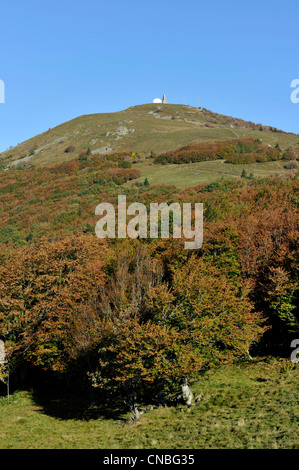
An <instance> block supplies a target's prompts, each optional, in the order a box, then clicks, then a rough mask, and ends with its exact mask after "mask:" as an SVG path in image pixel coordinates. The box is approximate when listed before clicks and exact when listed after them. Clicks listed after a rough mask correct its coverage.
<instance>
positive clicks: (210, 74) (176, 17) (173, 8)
mask: <svg viewBox="0 0 299 470" xmlns="http://www.w3.org/2000/svg"><path fill="white" fill-rule="evenodd" d="M0 18H1V23H0V32H1V42H0V44H1V46H0V79H2V80H4V82H5V86H6V103H5V104H0V151H3V150H5V149H7V148H8V147H9V146H10V145H16V144H17V143H18V142H22V141H24V140H26V139H28V138H30V137H32V136H34V135H36V134H39V133H41V132H44V131H46V130H47V129H49V128H50V127H54V126H56V125H58V124H61V123H63V122H65V121H67V120H70V119H72V118H75V117H77V116H80V115H82V114H89V113H101V112H113V111H119V110H122V109H125V108H128V107H129V106H132V105H137V104H143V103H148V102H151V101H152V99H153V98H155V97H162V94H163V93H166V96H167V99H168V102H170V103H182V102H183V99H184V97H185V102H186V104H190V105H193V106H197V103H198V97H199V103H200V106H204V107H206V108H208V109H211V110H212V111H215V112H219V113H223V114H227V115H230V116H234V117H240V118H243V119H246V120H252V121H254V122H256V123H263V124H265V125H272V126H275V127H278V128H281V129H284V130H286V131H292V132H296V133H299V103H298V104H297V105H296V104H293V103H291V100H290V94H291V91H292V89H291V88H290V83H291V81H292V80H293V79H295V78H299V61H298V44H299V25H298V20H299V5H298V2H295V1H294V2H289V1H279V2H278V1H275V0H274V1H268V0H266V1H263V0H259V1H256V0H251V1H247V2H243V1H240V0H238V1H235V0H227V1H223V0H222V1H221V0H214V1H207V0H205V1H204V2H203V1H201V0H181V1H176V0H159V1H156V0H151V1H149V2H141V1H140V0H139V1H137V0H106V1H105V2H104V1H101V0H84V1H83V0H59V1H58V0H51V1H48V0H43V1H41V0H27V1H24V0H10V1H9V2H8V1H7V2H4V1H1V2H0Z"/></svg>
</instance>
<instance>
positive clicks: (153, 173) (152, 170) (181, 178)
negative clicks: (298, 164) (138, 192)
mask: <svg viewBox="0 0 299 470" xmlns="http://www.w3.org/2000/svg"><path fill="white" fill-rule="evenodd" d="M285 163H286V162H282V161H278V162H266V163H251V164H244V165H234V164H231V163H224V160H214V161H207V162H197V163H186V164H182V165H174V164H173V165H171V164H169V165H156V164H154V163H152V159H148V160H145V161H143V162H142V163H140V164H136V166H135V168H138V170H140V171H141V173H142V177H141V178H139V179H138V180H137V181H143V180H144V178H148V180H149V183H150V184H152V185H155V184H169V185H175V186H177V187H178V188H182V189H183V188H187V187H190V186H197V185H199V184H204V183H214V182H215V181H221V180H224V179H235V178H240V177H241V174H242V171H243V170H245V171H246V174H247V176H249V175H250V173H252V175H253V177H254V178H265V177H267V176H283V175H287V174H288V173H289V171H288V170H286V169H284V165H285ZM127 184H128V185H130V184H132V183H127Z"/></svg>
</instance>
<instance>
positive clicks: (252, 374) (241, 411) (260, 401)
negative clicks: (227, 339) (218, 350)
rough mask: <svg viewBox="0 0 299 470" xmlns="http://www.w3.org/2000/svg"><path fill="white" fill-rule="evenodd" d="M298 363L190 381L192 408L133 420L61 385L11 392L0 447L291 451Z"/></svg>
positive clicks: (0, 418)
mask: <svg viewBox="0 0 299 470" xmlns="http://www.w3.org/2000/svg"><path fill="white" fill-rule="evenodd" d="M298 378H299V368H298V367H297V366H292V363H291V362H290V361H289V360H277V359H274V358H261V359H257V358H256V359H254V360H253V361H251V362H247V363H244V364H240V365H236V366H234V367H231V368H227V369H226V368H222V369H220V370H218V371H217V372H215V373H213V374H210V375H207V376H205V377H204V378H203V380H202V381H201V382H198V383H196V384H194V385H193V386H192V390H193V392H194V393H198V394H202V398H201V400H200V401H199V402H198V403H197V404H195V405H194V406H193V407H192V408H191V409H188V408H187V407H185V406H177V407H167V408H164V407H160V408H155V409H152V410H150V411H146V412H144V414H142V415H141V419H140V421H138V422H137V423H134V424H128V423H127V422H126V418H127V416H126V414H122V413H120V414H117V413H115V412H114V414H113V413H112V411H111V410H107V409H103V408H101V407H100V406H99V405H98V404H97V402H95V403H89V402H88V401H86V399H85V401H84V402H82V399H79V398H76V397H71V396H69V395H67V394H66V393H64V392H63V390H61V393H60V394H58V393H57V392H56V394H52V395H51V393H50V392H49V391H48V392H45V391H44V390H43V391H42V392H37V391H36V390H35V391H32V390H27V391H16V392H15V393H14V394H13V395H12V396H11V397H10V400H9V401H8V400H7V398H5V397H2V398H1V399H0V442H1V444H0V447H1V448H2V449H18V448H19V449H62V448H64V449H101V448H102V449H105V448H106V449H107V448H108V449H225V448H232V449H234V448H236V449H237V448H238V449H243V448H244V449H245V448H246V449H298V448H299V437H298V421H299V392H298Z"/></svg>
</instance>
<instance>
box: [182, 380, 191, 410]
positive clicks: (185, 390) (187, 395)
mask: <svg viewBox="0 0 299 470" xmlns="http://www.w3.org/2000/svg"><path fill="white" fill-rule="evenodd" d="M181 389H182V395H183V400H184V402H185V403H186V405H187V406H191V405H192V402H193V393H192V392H191V390H190V388H189V385H188V380H187V379H184V381H183V383H182V385H181Z"/></svg>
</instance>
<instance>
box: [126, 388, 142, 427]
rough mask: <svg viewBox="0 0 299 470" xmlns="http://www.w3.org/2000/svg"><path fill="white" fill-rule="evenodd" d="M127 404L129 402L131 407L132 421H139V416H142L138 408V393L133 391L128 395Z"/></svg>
mask: <svg viewBox="0 0 299 470" xmlns="http://www.w3.org/2000/svg"><path fill="white" fill-rule="evenodd" d="M127 404H128V407H129V409H130V411H131V413H132V418H131V421H132V422H135V421H138V420H139V418H140V413H139V411H138V408H137V397H136V393H131V394H130V395H129V396H128V400H127Z"/></svg>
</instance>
